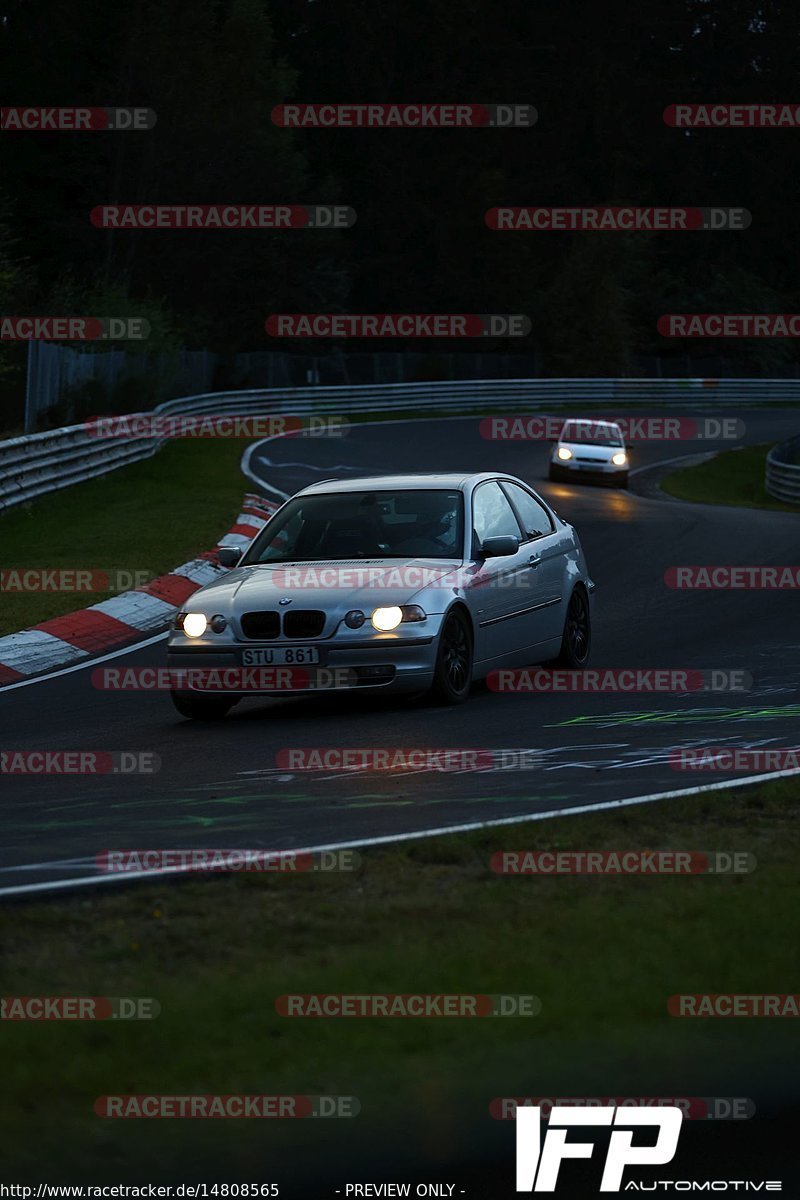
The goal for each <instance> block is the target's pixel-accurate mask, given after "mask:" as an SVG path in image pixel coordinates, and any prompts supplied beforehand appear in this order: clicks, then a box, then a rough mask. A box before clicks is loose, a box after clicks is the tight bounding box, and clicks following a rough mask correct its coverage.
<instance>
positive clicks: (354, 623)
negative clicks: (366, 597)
mask: <svg viewBox="0 0 800 1200" xmlns="http://www.w3.org/2000/svg"><path fill="white" fill-rule="evenodd" d="M366 619H367V615H366V613H363V612H362V611H361V609H360V608H351V609H350V612H349V613H347V615H346V617H345V619H344V623H345V625H346V626H347V628H348V629H360V628H361V626H362V625H363V624H364V622H365V621H366Z"/></svg>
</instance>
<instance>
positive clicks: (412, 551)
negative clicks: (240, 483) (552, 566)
mask: <svg viewBox="0 0 800 1200" xmlns="http://www.w3.org/2000/svg"><path fill="white" fill-rule="evenodd" d="M463 545H464V505H463V498H462V495H461V492H460V491H454V492H453V491H450V492H448V491H443V490H442V491H440V490H433V489H430V490H427V489H426V490H419V491H416V490H411V489H409V490H405V489H402V490H401V489H398V490H397V491H382V492H366V491H365V492H332V493H327V494H324V495H321V494H317V495H310V496H297V497H296V498H295V499H294V500H290V501H289V503H288V504H286V505H285V507H284V508H283V509H282V510H281V512H280V513H278V514H277V515H276V516H275V517H273V518H272V520H271V521H269V522H268V523H267V525H265V526H264V528H263V529H262V531H261V533H260V534H258V536H257V537H256V538H255V539H254V541H253V544H252V545H251V547H250V549H249V550H248V551H247V553H246V554H245V555H244V557H243V559H242V563H241V565H242V566H245V565H247V564H249V563H273V562H341V561H346V560H348V559H363V558H416V557H422V558H461V553H462V547H463Z"/></svg>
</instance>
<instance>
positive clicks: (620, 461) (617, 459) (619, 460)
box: [611, 450, 628, 467]
mask: <svg viewBox="0 0 800 1200" xmlns="http://www.w3.org/2000/svg"><path fill="white" fill-rule="evenodd" d="M611 461H612V463H613V464H614V466H615V467H624V466H625V463H626V462H627V461H628V456H627V454H625V453H624V451H622V450H620V451H619V453H618V454H615V455H614V457H613V458H612V459H611Z"/></svg>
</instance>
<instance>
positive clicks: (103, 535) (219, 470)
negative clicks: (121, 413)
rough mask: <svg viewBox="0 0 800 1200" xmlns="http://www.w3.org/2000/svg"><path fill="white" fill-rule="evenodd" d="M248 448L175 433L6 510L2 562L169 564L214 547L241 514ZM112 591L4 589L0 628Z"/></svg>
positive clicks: (136, 567)
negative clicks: (109, 467) (136, 455)
mask: <svg viewBox="0 0 800 1200" xmlns="http://www.w3.org/2000/svg"><path fill="white" fill-rule="evenodd" d="M243 448H244V443H243V442H241V441H233V440H225V439H223V438H213V439H204V438H199V439H196V440H194V439H187V440H181V441H174V442H171V443H170V444H169V445H167V446H165V447H164V448H163V449H162V450H159V452H158V453H157V454H155V455H154V456H153V457H152V458H149V459H146V460H144V461H143V462H139V463H133V464H131V466H129V467H123V468H121V469H120V470H119V471H112V472H111V474H109V475H104V476H102V477H101V478H99V479H93V480H90V481H89V482H87V483H81V484H77V485H76V486H75V487H72V488H66V489H65V490H64V491H62V492H56V493H54V494H53V495H51V496H43V497H42V498H41V499H39V500H37V501H35V502H34V503H33V504H25V505H19V506H18V507H15V508H12V509H9V511H8V512H6V513H4V514H2V515H0V544H2V548H3V552H2V564H3V567H4V569H6V570H12V569H20V570H21V569H25V568H30V567H44V568H59V569H64V570H71V569H74V568H83V569H95V570H98V571H113V570H123V571H148V572H150V573H151V574H152V575H159V574H163V573H164V572H166V571H171V570H172V569H173V568H174V567H176V566H178V565H179V564H180V563H184V562H187V561H188V560H189V559H190V558H192V557H193V556H194V555H196V554H197V553H199V552H201V551H203V550H208V549H210V547H212V546H214V545H216V543H217V541H218V540H219V538H220V537H221V535H222V534H223V533H225V531H226V530H227V529H229V528H230V526H231V524H232V522H233V521H234V520H235V518H236V515H237V513H238V512H239V506H240V504H241V500H242V496H243V494H244V493H245V492H246V491H247V482H246V480H245V479H244V477H243V475H242V474H241V471H240V470H239V460H240V458H241V455H242V450H243ZM123 590H124V589H123ZM108 599H109V593H108V592H104V593H94V592H79V593H75V592H18V591H0V635H2V634H6V633H14V632H16V631H17V630H19V629H25V628H27V627H29V626H31V625H36V624H38V622H40V621H46V620H48V619H49V618H50V617H56V616H60V615H61V614H62V613H68V612H72V611H73V610H75V609H78V608H87V607H88V606H89V605H90V604H97V603H98V602H99V601H101V600H108Z"/></svg>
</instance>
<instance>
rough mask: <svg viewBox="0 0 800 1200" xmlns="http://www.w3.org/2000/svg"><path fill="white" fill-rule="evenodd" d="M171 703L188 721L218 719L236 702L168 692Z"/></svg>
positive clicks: (225, 714) (226, 713)
mask: <svg viewBox="0 0 800 1200" xmlns="http://www.w3.org/2000/svg"><path fill="white" fill-rule="evenodd" d="M170 698H171V699H172V703H173V704H174V705H175V707H176V708H177V710H178V712H179V713H180V714H181V716H182V717H188V718H189V720H190V721H220V720H222V718H223V717H225V716H227V715H228V713H229V712H230V710H231V709H232V708H233V706H234V704H235V703H236V701H235V700H218V699H216V697H215V698H214V699H207V698H206V697H205V696H200V697H195V696H190V697H186V696H176V695H175V693H174V692H170Z"/></svg>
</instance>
